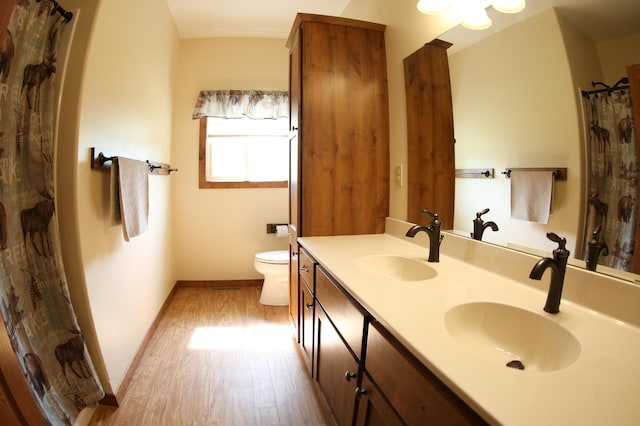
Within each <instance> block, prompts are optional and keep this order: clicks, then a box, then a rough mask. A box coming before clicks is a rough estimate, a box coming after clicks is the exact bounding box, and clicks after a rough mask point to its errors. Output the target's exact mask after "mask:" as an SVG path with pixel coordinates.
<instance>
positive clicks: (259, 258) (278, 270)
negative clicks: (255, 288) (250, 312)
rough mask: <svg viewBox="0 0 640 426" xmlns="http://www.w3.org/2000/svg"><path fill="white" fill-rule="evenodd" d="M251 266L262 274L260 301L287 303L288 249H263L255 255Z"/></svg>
mask: <svg viewBox="0 0 640 426" xmlns="http://www.w3.org/2000/svg"><path fill="white" fill-rule="evenodd" d="M253 267H254V268H255V269H256V271H258V272H260V273H261V274H262V275H264V284H263V285H262V293H261V294H260V303H262V304H263V305H269V306H286V305H288V304H289V251H288V250H277V251H265V252H262V253H258V254H256V256H255V259H254V262H253Z"/></svg>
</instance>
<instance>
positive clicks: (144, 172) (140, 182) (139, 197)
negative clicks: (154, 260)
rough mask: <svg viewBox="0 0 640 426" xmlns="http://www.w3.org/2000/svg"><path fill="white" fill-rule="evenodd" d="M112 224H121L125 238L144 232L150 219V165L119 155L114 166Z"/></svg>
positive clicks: (112, 173) (112, 176)
mask: <svg viewBox="0 0 640 426" xmlns="http://www.w3.org/2000/svg"><path fill="white" fill-rule="evenodd" d="M110 212H111V214H110V216H111V224H112V225H117V224H119V223H122V229H123V232H124V239H125V241H129V240H130V239H131V238H134V237H137V236H138V235H140V234H142V233H144V232H145V231H146V230H147V227H148V220H149V166H148V165H147V163H146V162H144V161H139V160H132V159H130V158H125V157H118V158H117V160H115V161H114V162H113V165H112V169H111V205H110Z"/></svg>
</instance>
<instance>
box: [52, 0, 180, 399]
mask: <svg viewBox="0 0 640 426" xmlns="http://www.w3.org/2000/svg"><path fill="white" fill-rule="evenodd" d="M74 6H77V7H80V13H79V14H78V15H77V19H78V33H77V34H76V36H75V38H74V43H77V45H75V46H74V51H73V52H72V55H75V56H73V57H72V59H71V63H70V66H69V73H68V76H67V79H66V87H65V91H67V90H68V93H66V94H65V95H64V96H65V98H63V105H62V107H61V111H62V115H63V116H64V117H65V118H64V119H63V120H62V121H61V129H60V143H59V148H58V149H59V152H58V170H59V173H58V186H59V188H60V189H62V192H63V193H62V194H61V195H60V197H59V200H58V202H59V206H58V209H59V212H60V215H61V218H62V217H64V218H65V220H64V223H62V221H61V231H62V234H63V252H64V253H65V255H64V260H65V267H66V268H67V269H68V270H70V271H71V273H70V274H69V275H70V276H69V281H70V287H71V288H72V294H74V295H75V297H74V304H75V305H76V310H78V311H80V315H81V316H82V318H81V321H82V323H81V325H82V327H83V330H84V332H85V334H86V335H88V336H87V341H88V343H89V345H90V350H91V352H92V356H93V359H94V362H95V363H96V367H97V369H98V372H99V375H100V378H101V381H102V382H103V384H104V385H105V388H106V391H107V392H111V391H117V389H118V387H119V386H120V383H121V381H122V378H123V376H124V374H125V373H126V371H127V368H128V367H129V364H130V363H131V361H132V360H133V358H134V356H135V354H136V352H137V351H138V349H139V347H140V344H141V343H142V341H143V338H144V336H145V334H146V333H147V331H148V329H149V327H150V325H151V323H152V321H153V320H154V319H155V317H156V315H157V313H158V311H159V310H160V307H161V306H162V304H163V303H164V301H165V299H166V297H167V295H168V294H169V292H170V290H171V288H172V286H173V284H174V283H175V281H176V275H175V268H174V259H173V255H172V247H173V246H172V240H171V232H170V220H171V203H170V198H171V192H170V182H171V179H172V177H166V176H150V179H149V205H150V215H149V230H148V231H147V232H146V233H145V234H143V235H141V236H140V237H137V238H134V239H133V240H131V241H130V242H125V241H124V238H123V234H122V228H121V227H120V226H118V227H114V228H112V227H110V226H109V225H108V223H109V222H108V213H107V212H108V204H109V187H108V182H109V173H108V172H104V171H92V170H90V166H89V163H90V159H89V148H90V147H92V146H98V147H101V148H105V149H109V150H112V151H114V152H117V153H119V154H121V155H124V156H129V157H132V158H137V159H151V160H157V161H163V162H171V161H172V159H171V152H170V150H171V127H172V126H171V118H172V115H171V114H172V109H173V91H174V87H173V82H174V74H175V64H176V59H177V51H178V50H177V49H178V38H177V32H176V30H175V27H174V24H173V21H172V19H171V16H170V15H169V11H168V8H167V5H166V3H165V2H164V1H162V0H140V1H136V2H128V1H125V0H110V1H108V2H101V3H100V4H99V5H98V6H97V7H96V6H95V4H92V5H90V6H87V5H85V4H84V2H82V1H77V2H73V1H70V2H68V4H67V3H65V7H67V8H69V9H73V7H74ZM92 22H93V27H92V26H91V23H92ZM141 23H144V24H141ZM82 47H84V48H85V49H87V50H86V52H85V51H84V50H83V49H82ZM85 53H86V55H85ZM79 263H81V265H82V267H79V266H78V264H79ZM91 320H92V323H91ZM94 330H95V334H93V331H94ZM96 336H97V339H96Z"/></svg>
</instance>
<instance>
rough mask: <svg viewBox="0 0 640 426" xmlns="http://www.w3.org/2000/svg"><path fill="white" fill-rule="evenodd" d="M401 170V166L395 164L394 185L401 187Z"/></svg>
mask: <svg viewBox="0 0 640 426" xmlns="http://www.w3.org/2000/svg"><path fill="white" fill-rule="evenodd" d="M403 169H404V167H402V164H397V165H396V168H395V176H396V185H399V186H402V184H403V183H404V182H403V175H404V173H403Z"/></svg>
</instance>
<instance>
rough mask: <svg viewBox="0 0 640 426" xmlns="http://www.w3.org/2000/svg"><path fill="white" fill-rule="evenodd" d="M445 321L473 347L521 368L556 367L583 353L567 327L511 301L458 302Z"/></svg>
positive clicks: (484, 354) (446, 324)
mask: <svg viewBox="0 0 640 426" xmlns="http://www.w3.org/2000/svg"><path fill="white" fill-rule="evenodd" d="M541 309H542V308H541ZM444 323H445V326H446V328H447V330H448V331H449V333H450V334H451V336H452V337H453V338H454V339H455V340H456V341H457V342H458V343H460V344H461V345H464V346H466V347H467V348H468V349H469V350H470V351H473V352H474V353H476V354H477V355H482V356H486V357H488V358H489V359H494V360H495V361H496V362H498V363H501V364H502V365H505V366H507V367H513V368H516V369H519V370H522V369H524V370H525V371H557V370H561V369H563V368H566V367H568V366H570V365H571V364H573V363H574V362H575V361H576V360H577V359H578V357H579V356H580V351H581V348H580V343H579V342H578V340H577V339H576V338H575V336H574V335H573V334H571V332H569V331H568V330H567V329H566V328H564V327H563V326H561V325H559V324H557V323H556V322H554V321H553V320H552V319H550V318H547V317H545V316H543V315H541V314H537V313H534V312H530V311H527V310H525V309H520V308H516V307H513V306H509V305H503V304H500V303H492V302H476V303H467V304H463V305H458V306H455V307H453V308H451V309H449V310H448V311H447V312H446V314H445V317H444ZM507 364H508V365H507Z"/></svg>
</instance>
